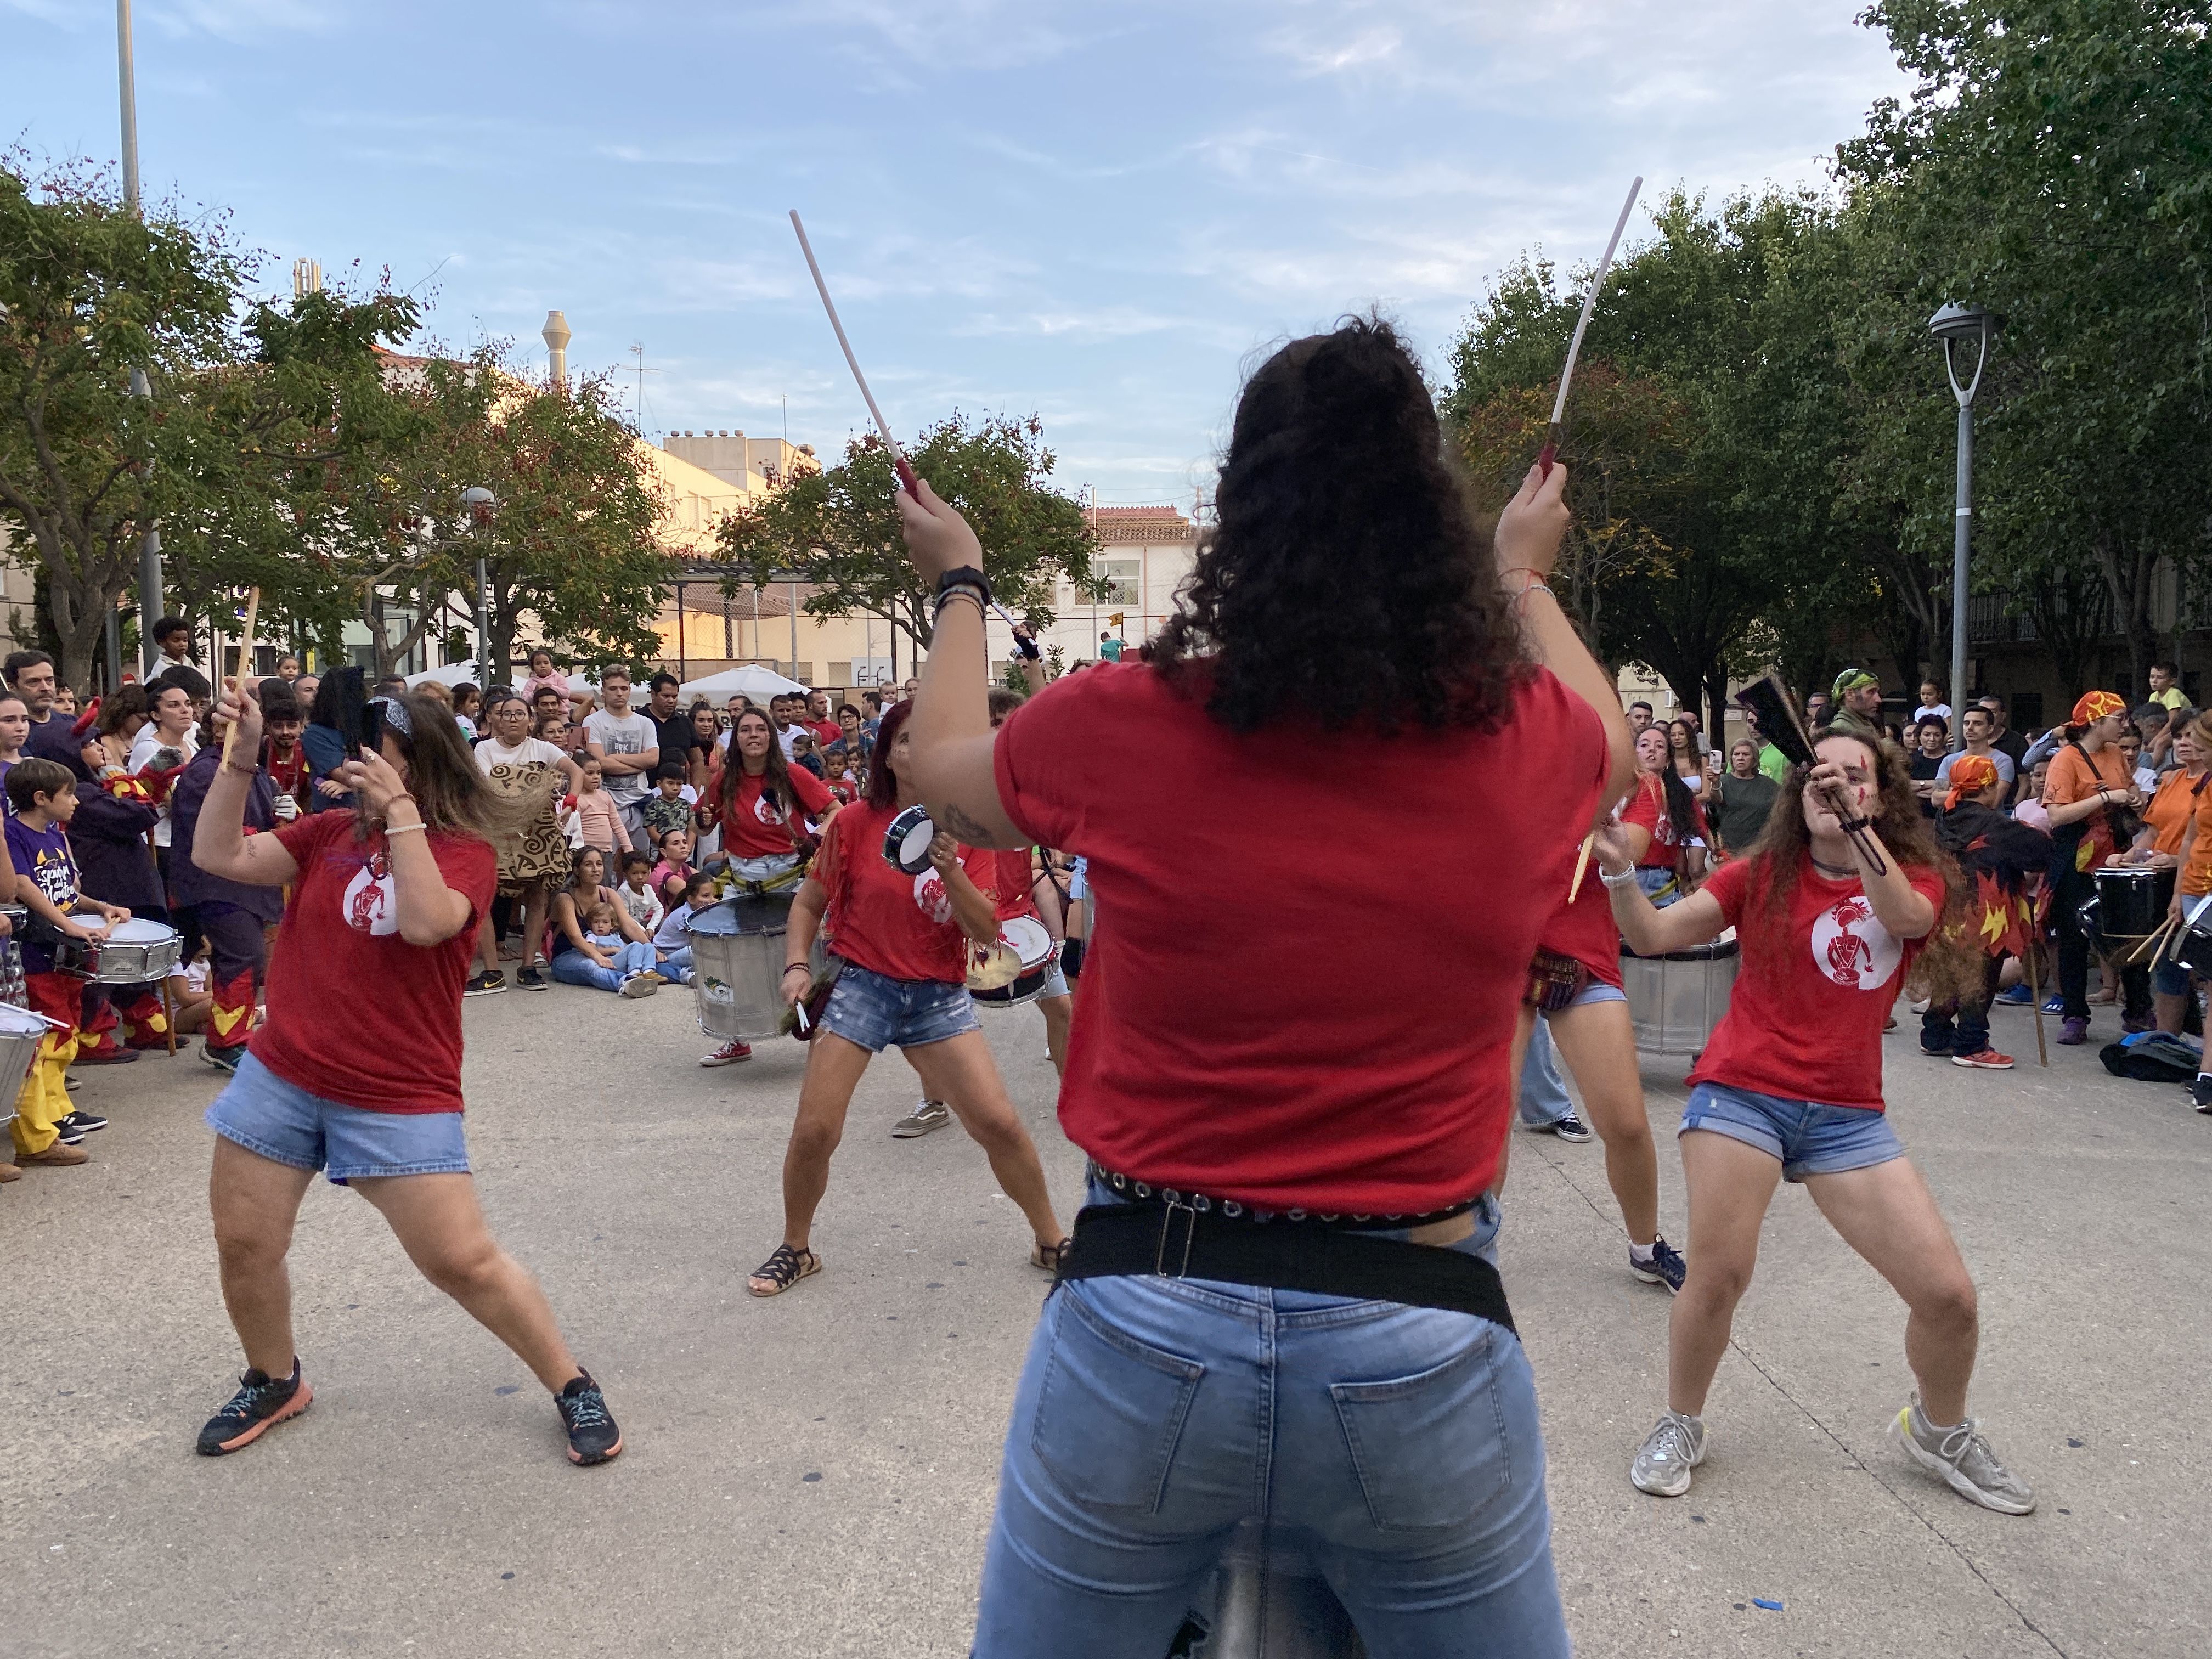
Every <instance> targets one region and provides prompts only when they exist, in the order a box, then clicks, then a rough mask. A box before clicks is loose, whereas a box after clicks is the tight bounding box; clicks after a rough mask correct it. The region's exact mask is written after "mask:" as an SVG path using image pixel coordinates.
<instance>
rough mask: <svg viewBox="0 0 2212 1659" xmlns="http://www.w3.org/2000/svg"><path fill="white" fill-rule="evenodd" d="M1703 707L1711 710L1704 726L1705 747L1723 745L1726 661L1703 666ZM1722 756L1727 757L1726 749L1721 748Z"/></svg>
mask: <svg viewBox="0 0 2212 1659" xmlns="http://www.w3.org/2000/svg"><path fill="white" fill-rule="evenodd" d="M1705 707H1706V708H1707V709H1709V710H1710V711H1711V713H1710V715H1709V718H1708V723H1707V725H1706V726H1705V743H1706V746H1707V747H1709V748H1710V747H1711V746H1713V745H1715V744H1720V745H1725V744H1727V742H1728V711H1729V673H1728V665H1727V664H1726V663H1721V662H1715V663H1709V664H1707V665H1706V666H1705ZM1722 758H1723V761H1725V760H1726V759H1727V750H1726V748H1725V747H1724V746H1723V749H1722Z"/></svg>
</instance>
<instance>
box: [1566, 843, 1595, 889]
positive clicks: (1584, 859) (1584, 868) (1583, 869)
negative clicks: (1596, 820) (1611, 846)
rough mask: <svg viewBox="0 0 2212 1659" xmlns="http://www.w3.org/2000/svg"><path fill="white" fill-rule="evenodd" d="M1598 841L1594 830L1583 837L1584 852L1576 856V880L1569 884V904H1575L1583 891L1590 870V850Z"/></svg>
mask: <svg viewBox="0 0 2212 1659" xmlns="http://www.w3.org/2000/svg"><path fill="white" fill-rule="evenodd" d="M1596 841H1597V831H1596V830H1595V829H1593V830H1591V831H1590V832H1589V834H1588V835H1586V836H1583V850H1582V851H1581V852H1579V853H1577V854H1575V878H1574V879H1573V880H1572V881H1571V882H1569V883H1568V884H1567V902H1568V903H1570V904H1572V903H1573V902H1575V895H1576V894H1577V893H1579V892H1581V891H1582V890H1583V876H1584V875H1585V874H1586V873H1588V872H1589V855H1590V848H1591V847H1592V846H1593V845H1594V844H1595V842H1596Z"/></svg>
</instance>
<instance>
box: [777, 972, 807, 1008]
mask: <svg viewBox="0 0 2212 1659" xmlns="http://www.w3.org/2000/svg"><path fill="white" fill-rule="evenodd" d="M813 983H814V971H813V969H810V968H787V969H784V970H783V981H782V982H781V984H780V985H778V986H777V987H776V990H777V993H778V994H780V995H781V997H782V998H783V1006H785V1007H787V1008H793V1007H796V1006H798V1004H799V998H801V997H803V996H805V994H806V993H807V991H808V989H809V988H810V987H811V986H812V985H813Z"/></svg>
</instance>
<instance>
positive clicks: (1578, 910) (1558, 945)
mask: <svg viewBox="0 0 2212 1659" xmlns="http://www.w3.org/2000/svg"><path fill="white" fill-rule="evenodd" d="M1575 850H1576V852H1577V854H1580V853H1581V851H1582V848H1581V847H1580V846H1579V845H1577V848H1576V849H1575ZM1567 880H1568V883H1569V884H1570V885H1571V884H1572V883H1573V880H1574V877H1573V874H1572V872H1571V871H1570V873H1569V875H1568V878H1567ZM1538 943H1539V944H1540V945H1542V946H1543V948H1544V949H1545V950H1547V951H1557V952H1558V953H1559V955H1561V956H1563V957H1573V958H1574V959H1575V960H1576V961H1577V962H1579V963H1582V965H1583V967H1585V968H1587V969H1589V975H1590V977H1591V978H1592V979H1594V980H1595V981H1599V982H1600V983H1601V984H1605V985H1610V986H1613V987H1615V988H1618V987H1619V986H1620V923H1619V922H1617V921H1614V920H1613V901H1612V900H1611V899H1609V898H1607V896H1606V891H1605V884H1604V883H1603V882H1602V881H1600V880H1599V879H1598V872H1597V854H1596V853H1595V852H1592V853H1591V854H1590V860H1589V869H1587V870H1585V871H1583V885H1582V890H1581V891H1580V892H1578V893H1577V894H1576V895H1575V902H1573V903H1572V904H1570V903H1568V902H1567V890H1566V888H1565V887H1562V888H1561V889H1560V890H1559V908H1557V909H1556V910H1554V911H1553V912H1552V919H1551V920H1550V921H1547V922H1546V923H1545V924H1544V936H1543V938H1542V939H1540V940H1539V941H1538Z"/></svg>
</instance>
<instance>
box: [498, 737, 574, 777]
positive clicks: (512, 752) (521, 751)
mask: <svg viewBox="0 0 2212 1659" xmlns="http://www.w3.org/2000/svg"><path fill="white" fill-rule="evenodd" d="M566 759H568V756H566V755H564V754H563V753H562V752H561V750H559V749H558V748H557V747H556V746H555V745H554V744H550V743H548V742H546V741H545V739H544V738H524V739H523V740H522V741H521V742H520V743H518V744H515V745H514V747H513V748H512V749H509V748H508V747H507V745H506V744H503V743H501V741H500V740H499V739H498V738H486V739H485V740H484V741H483V742H482V743H480V744H477V771H479V772H481V773H483V775H485V776H486V777H489V776H490V775H491V769H492V768H493V767H495V766H502V765H504V766H528V765H530V764H531V763H533V762H537V763H542V764H544V765H546V766H550V767H552V768H553V769H555V770H556V771H557V770H559V769H560V766H561V763H562V761H564V760H566Z"/></svg>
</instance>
